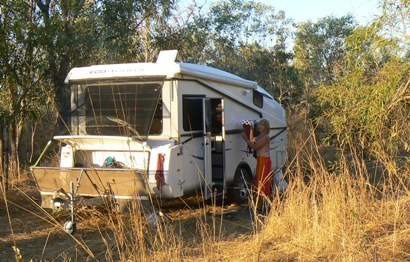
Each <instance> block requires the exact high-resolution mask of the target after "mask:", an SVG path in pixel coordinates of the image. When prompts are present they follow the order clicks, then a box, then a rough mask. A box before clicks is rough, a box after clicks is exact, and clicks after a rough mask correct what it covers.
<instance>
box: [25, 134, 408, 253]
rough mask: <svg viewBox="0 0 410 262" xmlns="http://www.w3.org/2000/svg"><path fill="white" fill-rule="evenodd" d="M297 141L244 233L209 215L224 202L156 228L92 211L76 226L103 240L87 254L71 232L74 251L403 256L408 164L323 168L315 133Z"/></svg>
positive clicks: (137, 217)
mask: <svg viewBox="0 0 410 262" xmlns="http://www.w3.org/2000/svg"><path fill="white" fill-rule="evenodd" d="M307 134H309V132H308V133H307ZM311 134H312V133H311ZM301 141H302V142H300V143H299V144H297V145H293V148H299V149H298V150H294V152H295V153H294V155H295V157H294V158H293V159H291V161H290V165H289V166H288V168H287V171H286V176H287V177H288V178H289V181H290V187H289V188H288V190H287V191H286V193H285V194H284V195H282V196H281V197H279V196H276V197H275V198H274V199H273V200H272V201H271V202H270V213H269V214H268V215H267V216H266V217H260V216H259V215H258V213H257V212H256V211H255V210H254V209H251V210H250V214H251V221H253V223H252V225H251V230H249V233H248V234H240V235H235V234H233V233H234V232H232V230H231V231H226V225H227V223H229V221H226V220H224V218H223V216H222V215H220V214H219V213H212V212H210V209H213V208H215V209H219V211H222V212H223V207H222V208H221V207H218V206H214V207H211V208H210V207H209V205H208V206H206V205H204V204H203V203H199V204H200V206H201V208H199V209H196V210H190V209H189V206H187V208H186V210H187V212H186V213H185V215H186V214H189V215H190V219H191V222H186V221H187V220H184V221H185V222H181V221H179V222H178V221H174V222H173V223H163V224H160V225H159V226H158V227H157V228H152V227H149V226H148V225H147V223H146V221H145V217H144V216H142V215H141V213H140V212H131V213H130V214H126V215H124V214H116V213H110V214H108V215H107V213H101V212H100V211H96V210H92V211H87V212H88V213H87V212H83V213H81V214H80V217H79V219H80V220H81V228H80V230H81V231H82V232H83V233H82V234H83V235H84V234H86V233H84V232H91V231H93V232H94V233H95V232H98V234H96V236H95V237H98V238H100V240H101V243H102V244H101V245H100V252H99V253H97V252H95V251H94V253H93V252H91V251H90V250H92V249H93V248H92V247H90V246H89V245H90V244H87V243H86V242H84V241H82V240H81V239H80V237H78V236H76V235H74V237H75V238H76V237H78V239H77V242H78V243H81V245H78V246H80V248H81V247H82V245H88V247H89V248H88V251H87V252H89V253H88V254H87V253H86V252H82V253H81V255H82V256H85V257H89V258H91V257H94V258H96V259H97V260H102V261H410V226H409V224H410V216H409V214H410V191H409V188H410V183H409V177H410V167H409V166H408V164H407V165H406V164H404V165H402V166H401V167H400V168H396V169H395V170H398V172H396V173H389V172H387V171H386V172H380V168H378V169H377V170H373V171H370V170H371V169H369V168H368V166H367V165H365V164H363V159H360V158H358V157H355V156H349V157H346V156H343V155H340V156H339V157H338V161H337V165H336V167H335V166H332V168H331V169H329V167H328V166H327V163H326V161H325V159H324V158H323V157H322V155H321V152H322V151H321V148H320V147H319V146H318V145H317V144H318V143H317V142H316V140H315V137H314V136H313V135H310V136H309V135H306V136H305V137H303V139H301ZM329 170H332V171H329ZM382 171H384V169H383V170H382ZM374 177H378V179H377V180H375V179H374ZM375 181H376V183H375ZM251 206H252V205H251ZM135 210H139V207H136V208H135ZM177 220H178V219H177ZM49 221H51V222H50V223H55V221H53V220H52V219H49ZM239 222H242V221H239ZM56 227H57V226H56ZM57 228H60V229H61V226H60V227H57ZM54 230H56V229H54ZM101 247H102V249H101ZM20 249H24V247H22V246H20ZM60 257H61V258H62V260H63V261H69V260H70V259H73V258H72V257H71V258H70V256H67V254H64V255H61V256H60Z"/></svg>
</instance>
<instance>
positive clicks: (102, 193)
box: [32, 50, 286, 208]
mask: <svg viewBox="0 0 410 262" xmlns="http://www.w3.org/2000/svg"><path fill="white" fill-rule="evenodd" d="M175 57H176V51H175V50H171V51H163V52H161V53H160V55H159V57H158V59H157V61H156V62H155V63H130V64H112V65H94V66H89V67H81V68H73V69H72V70H71V71H70V73H69V74H68V76H67V78H66V81H65V82H66V83H67V84H68V85H69V88H70V90H71V108H70V110H69V115H68V117H65V120H66V121H65V124H66V125H67V129H68V131H69V132H68V134H67V135H60V136H55V137H54V139H55V140H57V141H60V142H61V143H62V147H61V158H60V166H59V167H33V168H32V171H33V174H34V177H35V179H36V182H37V186H38V188H39V190H40V193H41V196H42V206H43V207H45V208H55V207H57V206H59V205H61V203H60V202H59V201H57V200H58V199H61V198H65V197H67V198H68V199H70V198H71V200H72V201H73V198H74V196H75V198H76V200H78V201H79V199H83V200H90V199H96V198H110V199H113V200H115V202H116V203H118V204H120V205H122V204H124V203H126V202H129V201H130V200H135V199H148V197H151V196H154V197H156V198H161V199H171V198H178V197H182V196H186V195H189V194H195V193H197V194H202V195H203V196H204V198H205V199H208V198H210V197H211V196H212V195H213V194H225V193H227V194H228V196H229V197H231V198H232V199H233V200H234V201H237V202H245V201H246V199H247V197H248V188H247V186H248V183H249V182H250V181H251V180H252V179H253V178H254V177H255V166H256V159H255V158H254V156H253V154H252V153H251V152H250V151H249V150H248V148H247V145H246V143H245V141H244V140H243V139H242V138H241V132H242V131H243V121H244V120H250V121H257V120H258V119H260V118H266V119H268V120H269V122H270V126H271V129H270V138H271V139H270V149H271V151H270V155H271V159H272V170H278V169H280V168H281V167H282V166H283V165H284V163H285V159H286V120H285V111H284V109H283V108H282V107H281V106H280V104H278V103H277V102H276V101H275V100H274V99H273V97H272V96H271V95H270V94H269V93H267V92H266V91H265V90H264V89H263V88H262V87H260V86H258V84H257V83H256V82H253V81H248V80H245V79H243V78H240V77H238V76H235V75H233V74H230V73H227V72H224V71H221V70H218V69H215V68H211V67H207V66H202V65H196V64H190V63H178V62H175V61H174V60H175ZM70 192H71V193H70ZM74 194H75V195H74Z"/></svg>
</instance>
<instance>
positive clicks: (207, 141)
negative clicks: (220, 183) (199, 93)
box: [202, 98, 212, 200]
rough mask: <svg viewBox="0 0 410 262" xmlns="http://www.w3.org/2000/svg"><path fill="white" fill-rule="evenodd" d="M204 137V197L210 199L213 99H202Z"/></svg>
mask: <svg viewBox="0 0 410 262" xmlns="http://www.w3.org/2000/svg"><path fill="white" fill-rule="evenodd" d="M202 112H203V118H202V119H203V137H204V181H205V183H204V188H203V192H204V198H205V200H207V199H209V198H210V197H211V194H212V147H211V130H212V126H211V125H212V124H211V123H212V122H211V101H210V99H209V98H203V99H202Z"/></svg>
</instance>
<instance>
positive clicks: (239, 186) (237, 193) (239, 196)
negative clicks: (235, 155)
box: [229, 167, 251, 204]
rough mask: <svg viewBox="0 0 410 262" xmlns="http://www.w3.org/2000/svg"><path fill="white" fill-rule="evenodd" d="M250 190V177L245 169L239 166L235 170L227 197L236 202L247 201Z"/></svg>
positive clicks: (242, 202) (243, 202) (244, 202)
mask: <svg viewBox="0 0 410 262" xmlns="http://www.w3.org/2000/svg"><path fill="white" fill-rule="evenodd" d="M250 192H251V179H250V176H249V174H248V171H246V169H244V168H242V167H240V168H238V169H237V170H236V173H235V178H234V181H233V187H232V188H231V190H230V192H229V198H230V199H231V200H232V201H234V202H236V203H237V204H246V203H248V198H249V195H250Z"/></svg>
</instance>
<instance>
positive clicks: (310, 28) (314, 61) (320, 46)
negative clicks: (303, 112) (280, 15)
mask: <svg viewBox="0 0 410 262" xmlns="http://www.w3.org/2000/svg"><path fill="white" fill-rule="evenodd" d="M354 28H355V21H354V19H353V17H352V16H350V15H347V16H343V17H340V18H337V17H334V16H329V17H325V18H322V19H320V20H319V21H318V22H316V23H313V22H311V21H307V22H304V23H301V24H299V25H298V28H297V32H296V36H295V44H294V47H293V51H294V53H295V61H294V65H295V68H296V70H297V73H298V76H299V79H300V81H301V82H302V83H303V86H302V89H301V90H299V92H297V96H298V97H299V101H300V103H302V104H303V105H304V106H305V107H306V109H307V113H309V112H310V110H311V109H310V107H311V105H312V104H313V103H314V101H313V100H312V99H313V92H314V90H315V88H316V87H318V86H319V85H322V84H331V83H333V82H335V81H336V80H337V79H338V78H339V77H341V76H342V74H343V72H342V71H341V70H340V66H341V61H342V59H343V57H344V56H345V52H346V47H345V38H346V37H347V36H349V35H350V34H351V33H352V31H353V29H354Z"/></svg>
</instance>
